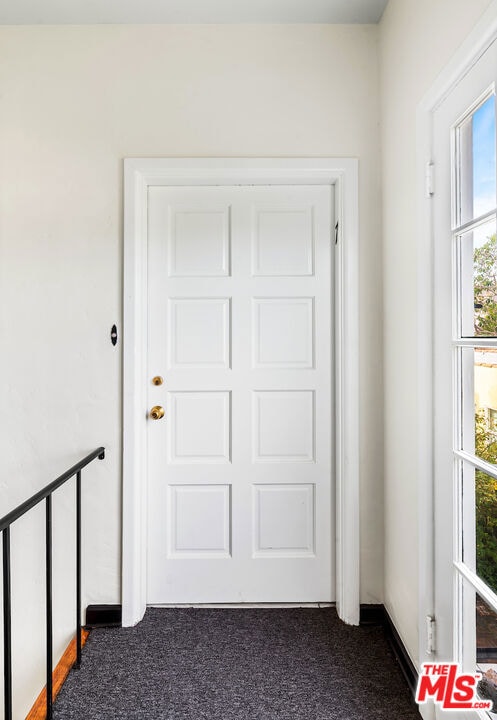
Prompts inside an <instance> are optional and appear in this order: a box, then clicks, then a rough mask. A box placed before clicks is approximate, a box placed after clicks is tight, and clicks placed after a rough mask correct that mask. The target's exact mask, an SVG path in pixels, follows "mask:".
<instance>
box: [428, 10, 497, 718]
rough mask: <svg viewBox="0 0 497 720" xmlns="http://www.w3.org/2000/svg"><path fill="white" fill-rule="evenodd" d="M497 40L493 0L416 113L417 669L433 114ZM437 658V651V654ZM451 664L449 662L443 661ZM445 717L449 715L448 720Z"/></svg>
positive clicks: (432, 608)
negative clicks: (429, 172)
mask: <svg viewBox="0 0 497 720" xmlns="http://www.w3.org/2000/svg"><path fill="white" fill-rule="evenodd" d="M495 39H497V0H494V1H493V2H492V3H491V4H490V5H489V7H488V8H487V10H486V11H485V13H484V14H483V15H482V17H481V19H480V20H479V21H478V23H477V24H476V25H475V27H474V29H473V30H472V31H471V33H470V34H469V35H468V37H467V38H466V40H465V41H464V42H463V43H462V45H461V46H460V47H459V49H458V50H457V52H456V53H455V54H454V56H453V57H452V59H451V60H450V61H449V63H448V64H447V66H446V67H445V68H444V70H443V72H442V73H441V74H440V75H439V76H438V78H437V80H436V81H435V83H434V84H433V86H432V87H431V88H430V89H429V90H428V92H427V93H426V95H425V96H424V98H423V99H422V101H421V102H420V104H419V106H418V112H417V206H418V230H419V232H418V239H419V242H418V257H417V270H418V283H417V291H418V306H417V307H418V327H417V361H418V362H417V365H418V373H417V382H418V402H419V406H418V407H419V412H418V437H419V444H418V490H419V503H418V513H419V523H418V528H419V623H418V627H419V629H420V630H419V664H420V665H421V663H423V662H433V659H434V657H436V656H435V655H434V654H432V653H429V652H428V648H427V644H428V624H427V617H434V616H435V613H436V602H435V564H434V557H435V537H434V520H435V515H434V513H435V507H434V475H433V463H434V452H435V448H434V412H433V411H434V405H433V390H434V377H433V358H434V341H433V314H434V308H435V301H434V292H435V283H434V272H433V270H434V268H433V248H434V236H433V204H432V202H431V196H430V190H431V192H433V191H434V192H435V193H436V190H437V189H436V187H434V188H430V187H429V185H430V183H429V177H428V175H427V169H428V167H429V165H430V163H431V162H432V160H433V157H434V147H433V118H434V113H435V111H436V110H437V108H438V107H439V105H440V104H441V103H442V102H443V100H444V99H445V98H446V97H447V95H448V94H449V93H450V92H451V90H453V88H454V87H455V86H456V85H457V83H458V82H459V81H460V80H461V79H462V78H463V77H464V75H466V74H467V72H468V71H469V70H470V69H471V68H472V67H473V65H475V63H476V62H477V61H478V60H479V58H480V57H481V56H482V55H483V54H484V52H485V51H486V50H487V49H488V48H489V46H490V45H491V44H492V42H494V40H495ZM427 180H428V182H427ZM435 652H436V649H435ZM442 659H444V660H447V661H449V660H450V658H442ZM420 712H421V714H422V716H423V717H424V718H430V719H431V718H432V717H433V708H432V707H428V706H421V707H420ZM444 717H445V715H444Z"/></svg>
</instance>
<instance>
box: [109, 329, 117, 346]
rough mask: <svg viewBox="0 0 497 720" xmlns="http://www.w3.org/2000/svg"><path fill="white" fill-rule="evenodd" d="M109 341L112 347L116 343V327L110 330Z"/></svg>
mask: <svg viewBox="0 0 497 720" xmlns="http://www.w3.org/2000/svg"><path fill="white" fill-rule="evenodd" d="M110 341H111V343H112V344H113V345H115V344H116V343H117V327H116V326H115V325H113V326H112V327H111V330H110Z"/></svg>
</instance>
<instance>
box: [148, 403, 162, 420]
mask: <svg viewBox="0 0 497 720" xmlns="http://www.w3.org/2000/svg"><path fill="white" fill-rule="evenodd" d="M150 417H151V418H152V420H160V419H161V418H163V417H164V408H163V407H162V406H161V405H154V407H153V408H152V409H151V411H150Z"/></svg>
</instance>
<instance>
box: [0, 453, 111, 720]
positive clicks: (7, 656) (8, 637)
mask: <svg viewBox="0 0 497 720" xmlns="http://www.w3.org/2000/svg"><path fill="white" fill-rule="evenodd" d="M97 457H98V458H99V460H103V459H104V457H105V448H103V447H99V448H97V449H96V450H94V451H93V452H91V453H90V454H89V455H87V456H86V457H85V458H83V460H80V462H78V463H76V465H73V466H72V467H71V468H69V470H66V472H65V473H63V474H62V475H60V476H59V477H58V478H56V479H55V480H54V481H53V482H51V483H50V484H49V485H47V486H46V487H45V488H43V490H40V491H39V492H37V493H35V494H34V495H33V496H32V497H30V498H29V500H26V501H25V502H23V503H21V504H20V505H19V506H18V507H16V508H15V509H14V510H12V511H11V512H9V513H7V515H4V517H3V518H1V519H0V532H1V533H2V555H3V643H4V670H3V672H4V708H5V720H12V615H11V583H10V526H11V525H12V523H13V522H15V521H16V520H18V519H19V518H20V517H22V515H24V514H25V513H27V512H28V510H31V509H32V508H34V507H35V505H38V503H40V502H41V501H42V500H45V501H46V510H45V541H46V552H45V562H46V615H47V720H52V694H53V687H52V666H53V627H52V493H53V492H54V491H55V490H57V488H59V487H60V486H61V485H63V484H64V483H65V482H67V480H70V479H71V478H72V477H74V476H75V475H76V667H79V666H80V664H81V470H82V469H83V468H84V467H86V466H87V465H88V464H89V463H91V462H92V460H95V458H97Z"/></svg>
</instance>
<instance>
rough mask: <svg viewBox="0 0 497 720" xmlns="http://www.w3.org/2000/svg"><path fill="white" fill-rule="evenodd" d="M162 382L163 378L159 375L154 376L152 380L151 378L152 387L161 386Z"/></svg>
mask: <svg viewBox="0 0 497 720" xmlns="http://www.w3.org/2000/svg"><path fill="white" fill-rule="evenodd" d="M163 382H164V378H162V377H161V376H160V375H156V376H155V377H154V378H152V385H162V383H163Z"/></svg>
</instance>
